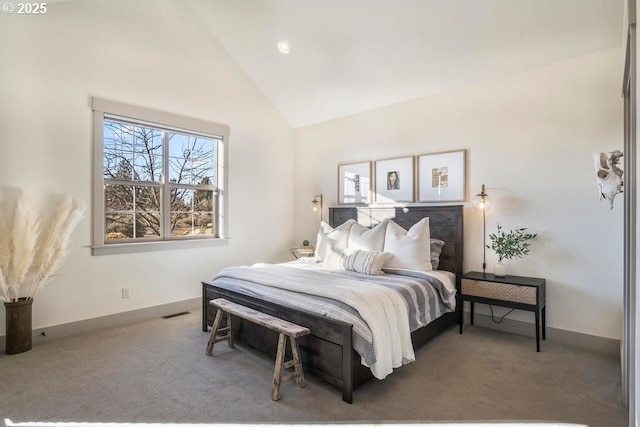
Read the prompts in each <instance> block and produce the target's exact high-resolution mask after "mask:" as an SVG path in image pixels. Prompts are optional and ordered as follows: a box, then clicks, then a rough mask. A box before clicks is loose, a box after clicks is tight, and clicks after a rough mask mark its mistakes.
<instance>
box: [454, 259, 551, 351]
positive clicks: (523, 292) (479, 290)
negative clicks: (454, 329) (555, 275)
mask: <svg viewBox="0 0 640 427" xmlns="http://www.w3.org/2000/svg"><path fill="white" fill-rule="evenodd" d="M545 297H546V294H545V279H539V278H536V277H520V276H509V275H507V276H505V277H496V276H495V275H493V274H490V273H480V272H478V271H471V272H469V273H465V274H463V275H462V290H461V292H460V299H459V301H460V304H461V307H460V333H461V334H462V326H463V324H464V302H465V301H469V302H470V303H471V324H472V325H473V308H474V307H473V305H474V303H476V302H479V303H482V304H491V305H498V306H501V307H509V308H515V309H518V310H527V311H533V312H534V313H535V317H536V349H537V351H540V317H542V339H543V340H544V339H546V307H545Z"/></svg>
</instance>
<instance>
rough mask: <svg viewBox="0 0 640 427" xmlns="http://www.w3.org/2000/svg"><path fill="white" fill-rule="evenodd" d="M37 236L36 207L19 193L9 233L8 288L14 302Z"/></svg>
mask: <svg viewBox="0 0 640 427" xmlns="http://www.w3.org/2000/svg"><path fill="white" fill-rule="evenodd" d="M39 234H40V223H39V221H38V211H37V209H36V206H35V204H34V203H33V200H32V198H31V197H30V196H29V195H27V194H26V193H25V192H21V193H20V195H19V196H18V204H17V205H16V211H15V214H14V217H13V230H12V233H11V239H12V241H13V250H12V253H11V270H10V273H11V274H10V276H9V287H10V289H13V294H14V298H15V301H18V298H19V296H20V295H19V293H20V284H22V282H24V280H25V278H26V276H27V273H28V272H29V268H30V267H31V264H33V260H34V258H35V253H36V246H37V243H38V235H39Z"/></svg>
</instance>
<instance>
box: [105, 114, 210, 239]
mask: <svg viewBox="0 0 640 427" xmlns="http://www.w3.org/2000/svg"><path fill="white" fill-rule="evenodd" d="M215 153H216V140H215V139H214V138H207V137H203V136H198V135H192V134H187V133H178V132H173V131H167V130H163V129H156V128H153V127H147V126H139V125H132V124H128V123H124V122H119V121H115V120H106V119H105V121H104V144H103V178H104V181H105V193H104V194H105V240H121V239H154V238H155V239H159V238H164V237H168V236H167V235H169V236H171V237H179V236H195V235H215V234H216V230H215V212H216V202H217V195H218V191H217V186H216V182H217V181H216V173H215V171H216V169H215V165H216V158H215ZM164 175H166V176H164ZM164 186H168V188H165V187H164ZM163 197H167V198H168V199H169V202H168V203H167V204H166V205H163ZM163 206H166V207H165V208H163ZM165 216H168V218H169V224H170V225H169V230H166V231H164V230H163V223H164V218H165Z"/></svg>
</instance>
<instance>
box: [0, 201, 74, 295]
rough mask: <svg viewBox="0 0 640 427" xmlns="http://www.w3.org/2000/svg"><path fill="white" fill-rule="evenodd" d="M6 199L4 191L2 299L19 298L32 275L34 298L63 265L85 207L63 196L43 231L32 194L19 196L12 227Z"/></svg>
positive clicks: (0, 263)
mask: <svg viewBox="0 0 640 427" xmlns="http://www.w3.org/2000/svg"><path fill="white" fill-rule="evenodd" d="M3 202H4V199H3V197H2V194H0V299H3V300H4V301H7V302H12V301H18V299H19V298H20V287H21V286H22V284H23V283H24V282H25V280H26V279H27V278H28V277H29V278H31V279H32V281H31V287H30V288H29V293H28V294H27V298H28V299H31V298H33V296H34V294H35V293H36V291H37V290H38V289H39V287H40V286H41V285H42V284H44V283H45V282H46V281H47V280H49V279H50V278H51V277H52V276H53V275H54V274H55V273H56V272H57V271H58V270H59V269H60V267H61V266H62V264H63V262H64V260H65V258H66V256H67V254H68V253H69V241H70V239H71V233H72V232H73V229H74V228H75V227H76V225H78V223H79V222H80V221H81V220H82V218H83V214H84V207H83V206H81V205H78V204H76V203H75V202H74V201H73V199H72V198H71V196H69V195H65V196H63V197H62V199H60V201H59V202H58V204H57V206H56V211H55V213H54V215H53V218H52V219H51V222H50V223H49V225H48V227H47V229H46V231H45V232H44V233H41V232H40V221H39V219H38V211H37V209H36V208H37V207H36V206H35V203H34V202H33V199H32V198H31V197H30V196H29V195H28V194H26V193H25V192H21V193H20V194H19V196H18V200H17V204H16V207H15V213H14V216H13V226H12V227H10V226H9V221H8V220H7V218H6V216H5V211H6V209H5V206H4V203H3Z"/></svg>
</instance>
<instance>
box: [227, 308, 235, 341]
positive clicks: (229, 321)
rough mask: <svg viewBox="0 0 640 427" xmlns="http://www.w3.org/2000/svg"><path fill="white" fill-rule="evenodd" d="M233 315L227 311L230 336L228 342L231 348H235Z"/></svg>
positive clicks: (228, 333)
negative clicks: (232, 327) (232, 326)
mask: <svg viewBox="0 0 640 427" xmlns="http://www.w3.org/2000/svg"><path fill="white" fill-rule="evenodd" d="M231 317H232V316H231V313H227V335H228V336H229V340H228V341H227V344H228V345H229V348H235V347H234V346H233V329H231Z"/></svg>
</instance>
